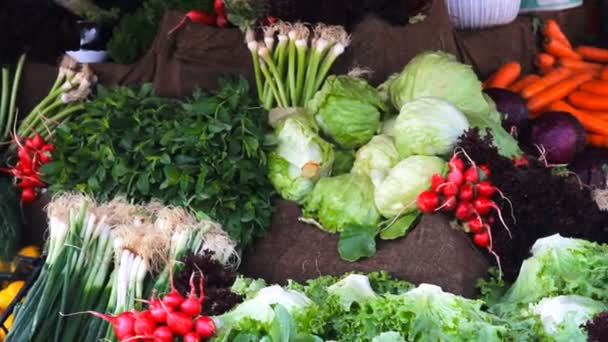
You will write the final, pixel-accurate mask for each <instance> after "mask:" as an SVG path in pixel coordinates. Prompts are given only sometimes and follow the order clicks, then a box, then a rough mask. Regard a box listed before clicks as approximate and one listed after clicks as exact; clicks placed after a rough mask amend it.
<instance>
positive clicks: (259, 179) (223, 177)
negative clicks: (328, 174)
mask: <svg viewBox="0 0 608 342" xmlns="http://www.w3.org/2000/svg"><path fill="white" fill-rule="evenodd" d="M219 89H220V90H219V91H217V92H215V93H213V94H208V93H203V92H201V91H196V92H195V93H194V94H193V96H192V97H191V98H189V99H187V100H185V101H178V100H172V99H165V98H160V97H157V96H155V95H154V91H153V88H152V86H151V85H150V84H146V85H142V86H141V87H139V88H137V89H132V88H127V87H116V88H111V89H106V88H103V87H100V88H99V89H98V95H97V98H96V99H94V100H93V101H91V102H90V103H88V104H87V107H86V109H85V113H84V114H83V115H81V116H79V117H77V118H75V119H74V120H73V121H70V122H68V123H67V124H65V125H63V126H60V127H59V128H58V129H57V133H56V136H55V151H54V152H53V156H52V158H53V162H51V163H49V164H46V165H45V167H44V169H43V170H42V171H43V172H44V173H45V174H46V181H47V182H48V183H49V184H51V186H50V189H51V191H55V192H57V191H63V190H77V191H84V192H87V193H91V194H93V195H94V196H95V197H96V198H97V199H99V200H108V199H111V198H112V197H114V196H116V195H119V194H121V195H126V196H127V197H128V198H129V199H132V200H134V201H149V200H150V199H152V198H157V199H160V200H161V201H163V202H164V203H165V204H170V205H177V206H184V207H188V208H190V209H192V210H193V211H194V212H196V213H197V215H199V216H205V215H208V216H209V217H211V218H212V219H214V220H216V221H218V222H220V223H221V224H222V225H223V227H224V229H225V230H226V231H227V232H229V233H230V235H231V236H232V237H233V238H234V239H235V240H237V241H238V242H239V243H240V245H241V247H245V246H246V245H248V244H249V243H250V242H251V240H252V238H253V237H255V236H260V235H261V234H262V233H263V232H264V230H265V229H266V228H267V227H268V226H269V222H270V217H271V211H272V208H271V203H270V198H271V195H272V193H273V188H272V186H271V185H270V183H269V181H268V179H267V177H266V174H265V172H264V171H263V170H266V151H265V149H264V147H263V140H264V136H265V134H266V131H265V127H266V126H265V123H266V113H265V112H264V111H263V110H262V109H261V108H259V107H257V106H256V105H255V100H254V99H252V98H251V97H250V96H249V89H248V84H247V82H246V81H245V80H244V79H243V78H241V79H240V80H238V81H236V80H228V79H223V80H221V81H220V87H219Z"/></svg>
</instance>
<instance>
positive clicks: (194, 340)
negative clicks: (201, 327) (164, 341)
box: [184, 331, 201, 342]
mask: <svg viewBox="0 0 608 342" xmlns="http://www.w3.org/2000/svg"><path fill="white" fill-rule="evenodd" d="M184 342H201V336H200V335H199V334H198V333H197V332H195V331H190V332H189V333H187V334H186V335H184Z"/></svg>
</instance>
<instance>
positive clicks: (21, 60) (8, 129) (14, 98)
mask: <svg viewBox="0 0 608 342" xmlns="http://www.w3.org/2000/svg"><path fill="white" fill-rule="evenodd" d="M24 64H25V54H23V55H21V57H19V62H18V63H17V70H16V71H15V77H14V78H13V89H12V91H11V100H10V104H9V106H8V120H7V124H6V125H5V127H4V133H3V134H2V139H3V140H4V139H6V138H7V137H8V135H9V134H10V132H11V129H13V121H14V120H15V116H16V110H15V106H16V103H17V91H18V90H19V82H20V80H21V72H22V71H23V65H24ZM0 122H2V121H0Z"/></svg>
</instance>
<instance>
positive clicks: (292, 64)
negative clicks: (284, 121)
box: [287, 31, 298, 107]
mask: <svg viewBox="0 0 608 342" xmlns="http://www.w3.org/2000/svg"><path fill="white" fill-rule="evenodd" d="M287 65H288V68H287V82H288V89H289V96H290V97H291V106H293V107H296V106H297V105H298V94H297V93H296V34H295V32H294V31H291V32H289V62H288V64H287Z"/></svg>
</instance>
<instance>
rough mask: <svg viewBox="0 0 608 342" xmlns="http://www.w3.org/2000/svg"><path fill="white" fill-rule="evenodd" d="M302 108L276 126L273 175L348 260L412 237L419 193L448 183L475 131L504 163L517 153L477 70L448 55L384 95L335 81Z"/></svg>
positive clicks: (419, 64)
mask: <svg viewBox="0 0 608 342" xmlns="http://www.w3.org/2000/svg"><path fill="white" fill-rule="evenodd" d="M304 107H305V108H304V109H303V110H295V111H293V113H290V114H291V115H287V116H286V117H284V118H283V119H281V120H279V121H278V123H277V124H276V127H275V138H276V142H277V146H276V148H275V150H274V151H273V152H271V154H270V163H269V178H270V180H271V182H272V184H273V185H274V187H275V189H276V190H277V191H278V192H279V194H280V195H281V196H282V197H283V198H284V199H287V200H292V201H295V202H297V203H299V204H300V205H302V208H303V217H302V220H303V221H305V222H308V223H311V224H314V225H316V226H317V227H319V228H321V229H323V230H325V231H328V232H331V233H339V234H340V240H339V244H338V250H339V252H340V255H341V257H342V258H343V259H346V260H349V261H355V260H357V259H360V258H362V257H369V256H371V255H373V254H374V253H375V250H376V247H375V238H376V236H377V235H380V237H381V238H383V239H395V238H398V237H401V236H403V235H405V234H406V232H407V231H408V229H409V228H410V227H411V226H412V225H413V224H414V223H415V222H416V218H417V217H418V214H419V212H418V210H417V206H416V200H417V197H418V195H419V194H420V193H421V192H423V191H425V190H427V189H429V188H430V186H431V176H432V175H434V174H439V175H441V176H445V174H446V173H447V172H448V165H447V160H449V159H450V158H451V155H452V153H453V151H454V148H455V147H456V145H457V142H458V138H459V137H460V136H461V135H463V133H465V132H466V131H467V130H469V129H470V128H473V127H476V128H480V129H481V130H482V131H483V132H484V133H485V132H489V133H486V134H490V137H492V139H493V143H494V144H495V145H496V146H497V147H498V149H499V151H500V153H501V154H502V155H504V156H507V157H514V156H518V155H520V153H521V151H520V150H519V147H518V144H517V141H516V140H515V139H514V138H513V137H511V136H510V135H509V133H507V132H506V131H505V130H504V128H503V127H502V125H501V115H500V113H499V112H497V111H496V109H495V106H494V103H493V102H492V100H491V99H490V98H489V97H486V96H485V95H484V94H483V92H482V85H481V82H480V81H479V80H478V79H477V76H476V75H475V73H474V72H473V70H472V69H471V67H470V66H468V65H465V64H462V63H459V62H458V61H457V60H456V58H455V57H454V56H452V55H449V54H447V53H444V52H425V53H421V54H420V55H418V56H417V57H415V58H414V59H413V60H412V61H411V62H410V63H408V64H407V65H406V66H405V68H404V69H403V71H402V72H401V73H400V74H397V75H393V76H391V77H390V78H389V79H388V80H387V81H386V82H385V83H384V84H382V85H381V86H380V87H378V89H376V88H373V87H372V86H370V85H369V84H368V83H367V82H366V81H365V80H363V79H361V78H357V77H354V76H348V75H341V76H329V77H328V78H327V80H325V82H324V83H322V87H321V88H320V90H319V91H318V92H317V93H316V94H315V95H314V96H313V97H312V98H310V99H308V100H307V101H306V102H305V105H304ZM395 111H396V112H398V115H396V116H394V115H391V114H392V113H393V112H395ZM486 129H487V130H486ZM352 155H354V156H355V157H354V159H353V158H350V156H352ZM349 161H352V164H350V165H349ZM345 189H348V190H347V191H345Z"/></svg>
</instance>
